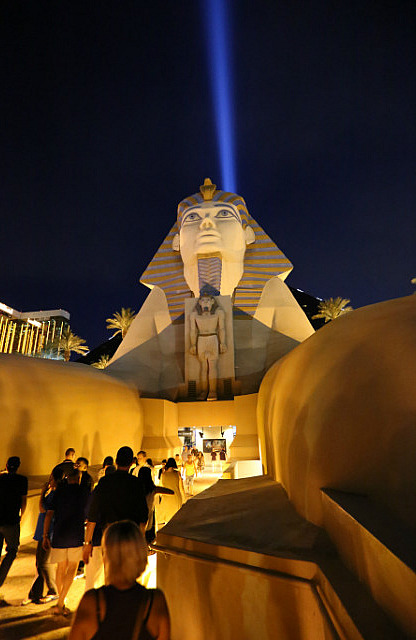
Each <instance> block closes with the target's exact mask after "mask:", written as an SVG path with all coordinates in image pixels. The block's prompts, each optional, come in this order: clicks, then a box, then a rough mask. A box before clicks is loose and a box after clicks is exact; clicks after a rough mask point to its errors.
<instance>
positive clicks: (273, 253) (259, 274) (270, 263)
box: [140, 179, 293, 320]
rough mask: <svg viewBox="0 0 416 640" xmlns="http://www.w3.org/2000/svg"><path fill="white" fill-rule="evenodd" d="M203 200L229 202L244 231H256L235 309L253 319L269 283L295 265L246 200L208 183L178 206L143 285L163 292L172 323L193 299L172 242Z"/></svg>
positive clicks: (239, 285) (147, 270)
mask: <svg viewBox="0 0 416 640" xmlns="http://www.w3.org/2000/svg"><path fill="white" fill-rule="evenodd" d="M207 186H208V188H209V191H210V193H208V197H207V194H206V192H205V194H204V187H207ZM204 200H212V201H213V202H228V203H230V204H232V205H234V206H235V207H236V208H237V210H238V212H239V214H240V216H241V220H242V224H243V227H246V226H247V225H249V226H250V227H251V228H252V229H253V231H254V234H255V242H254V243H253V244H250V245H248V246H247V248H246V252H245V255H244V272H243V276H242V278H241V280H240V282H239V283H238V286H237V288H236V289H235V295H234V306H235V307H238V308H239V309H241V310H242V311H244V312H245V313H248V314H250V315H254V313H255V311H256V308H257V305H258V302H259V299H260V296H261V293H262V291H263V288H264V286H265V284H266V282H267V281H268V280H270V278H272V277H273V276H279V277H280V278H282V280H284V279H285V278H286V277H287V276H288V275H289V273H290V272H291V270H292V269H293V265H292V264H291V262H289V260H288V259H287V258H286V256H285V255H284V254H283V252H282V251H281V250H280V249H279V248H278V247H277V246H276V244H275V243H274V242H273V240H272V239H271V238H269V236H268V235H267V234H266V233H265V232H264V231H263V229H262V228H261V227H260V225H259V224H257V222H256V221H255V220H254V218H252V217H251V215H250V214H249V212H248V210H247V205H246V203H245V201H244V199H243V198H242V197H241V196H239V195H237V194H235V193H229V192H227V191H220V190H215V185H212V184H211V181H209V182H208V179H207V180H206V181H205V185H204V186H203V187H201V192H200V193H194V194H193V195H192V196H189V197H188V198H185V199H184V200H182V202H180V203H179V205H178V215H177V219H176V222H175V224H174V225H173V227H172V229H171V230H170V231H169V233H168V235H167V236H166V238H165V240H164V241H163V243H162V244H161V246H160V247H159V249H158V251H157V253H156V254H155V256H154V257H153V259H152V260H151V262H150V264H149V265H148V267H147V269H146V270H145V272H144V273H143V274H142V277H141V278H140V282H141V283H142V284H145V285H146V286H148V287H149V288H150V289H152V288H153V287H154V286H158V287H160V288H161V289H163V291H164V292H165V295H166V298H167V301H168V306H169V311H170V314H171V317H172V320H175V319H176V318H178V316H180V315H181V314H182V313H183V312H184V306H185V302H184V300H185V298H190V297H192V296H193V294H192V292H191V291H190V290H189V287H188V285H187V283H186V280H185V278H184V275H183V262H182V258H181V255H180V253H179V252H178V251H174V250H173V249H172V241H173V238H174V236H175V235H176V234H177V233H179V229H180V225H181V220H182V216H183V214H184V212H185V211H186V209H188V208H189V207H191V206H195V205H196V204H199V203H201V202H204Z"/></svg>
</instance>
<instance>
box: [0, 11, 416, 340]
mask: <svg viewBox="0 0 416 640" xmlns="http://www.w3.org/2000/svg"><path fill="white" fill-rule="evenodd" d="M227 5H228V8H229V14H230V29H229V30H228V31H227V34H228V35H227V44H228V45H229V47H230V48H231V56H230V59H231V69H230V73H231V77H232V79H233V92H232V93H233V112H234V118H235V120H234V122H235V129H234V135H235V142H236V174H237V185H238V187H237V189H238V192H239V193H240V194H241V195H242V196H243V197H244V198H245V200H246V202H247V205H248V208H249V211H250V213H251V214H252V215H253V217H254V218H255V219H256V220H257V221H258V222H259V224H261V225H262V226H263V227H264V229H265V231H266V232H267V233H268V234H269V235H270V236H271V237H272V238H273V239H274V240H275V241H276V243H277V245H278V246H279V247H280V248H281V249H282V250H283V251H284V253H285V254H286V255H287V257H288V258H289V259H290V260H291V261H292V263H293V264H294V270H293V272H292V274H291V275H290V276H289V278H288V280H287V283H288V284H291V285H292V286H295V287H298V288H300V289H303V290H305V291H307V292H308V293H311V294H313V295H316V296H319V297H322V298H326V297H329V296H338V295H339V296H343V297H346V298H350V299H351V304H352V305H353V306H354V307H360V306H363V305H366V304H371V303H373V302H378V301H380V300H385V299H388V298H394V297H399V296H403V295H408V294H410V293H411V292H412V291H413V290H414V286H412V285H411V283H410V280H411V278H412V277H415V276H416V264H415V257H416V248H415V247H416V216H415V204H416V195H415V149H416V113H415V104H416V100H415V98H416V95H415V94H416V89H415V88H416V83H415V77H416V74H415V71H416V68H415V67H416V55H415V53H416V52H415V49H416V47H415V41H416V40H415V27H416V20H415V13H416V11H415V5H414V3H413V2H401V1H400V0H394V1H393V0H392V1H390V2H383V1H382V0H379V1H377V2H367V1H366V0H359V1H357V2H356V1H354V0H348V1H344V2H334V1H329V0H327V1H322V2H313V1H312V2H307V1H303V2H301V1H296V0H286V1H284V2H283V1H282V2H281V1H279V0H267V1H266V0H256V2H254V1H253V0H251V1H250V2H249V1H245V0H238V1H237V0H236V1H235V2H228V3H227ZM207 7H209V2H202V1H201V2H198V1H197V0H192V1H188V2H184V1H179V0H176V1H175V0H170V1H166V0H164V1H158V0H151V2H143V1H139V0H136V1H135V2H124V1H122V2H115V1H114V2H108V1H107V0H97V1H95V2H92V1H88V0H83V1H82V2H76V1H74V0H71V1H70V2H64V1H63V0H58V1H53V2H52V1H51V2H42V1H40V0H36V1H30V0H26V1H23V2H20V1H18V0H12V1H11V2H8V3H2V7H1V9H0V43H1V44H0V47H1V56H0V66H1V77H0V79H1V98H0V123H1V124H0V131H1V155H0V167H1V188H0V216H1V217H0V219H1V231H2V233H1V240H2V241H1V253H2V260H1V272H0V273H1V275H0V301H1V302H4V303H6V304H8V305H10V306H12V307H14V308H16V309H18V310H21V311H28V310H38V309H54V308H59V307H61V308H64V309H67V310H68V311H69V312H70V314H71V325H72V329H73V331H74V332H76V333H78V334H79V335H81V336H82V337H84V338H85V339H86V341H87V344H88V345H89V346H90V347H91V348H92V347H94V346H96V345H97V344H99V343H100V342H102V341H103V340H105V339H106V338H107V337H109V336H110V335H111V334H110V333H109V332H108V331H107V330H106V328H105V318H106V317H108V316H110V315H112V314H113V313H114V312H115V311H118V310H120V309H121V307H122V306H125V307H132V308H133V309H135V310H136V311H137V310H138V309H139V307H140V305H141V304H142V302H143V300H144V298H145V296H146V295H147V292H148V289H147V288H146V287H144V286H142V285H140V283H139V277H140V275H141V273H142V272H143V271H144V269H145V267H146V266H147V264H148V262H149V261H150V259H151V258H152V256H153V255H154V253H155V252H156V250H157V248H158V247H159V245H160V244H161V242H162V241H163V239H164V237H165V236H166V234H167V233H168V231H169V229H170V227H171V225H172V224H173V222H174V219H175V215H176V206H177V204H178V202H179V201H180V200H181V199H182V198H183V197H185V196H187V195H190V194H191V193H193V192H195V191H197V190H198V188H199V185H200V184H201V183H202V181H203V178H204V177H206V176H210V177H211V178H212V180H213V182H215V183H216V184H217V186H218V187H219V188H223V187H226V185H223V184H222V182H221V168H220V163H219V156H218V145H217V140H216V133H215V132H216V127H215V117H214V111H213V106H212V92H211V85H210V76H209V64H210V58H209V55H208V53H207V46H206V44H207V38H206V34H205V28H204V14H205V11H206V10H207ZM211 42H212V41H211Z"/></svg>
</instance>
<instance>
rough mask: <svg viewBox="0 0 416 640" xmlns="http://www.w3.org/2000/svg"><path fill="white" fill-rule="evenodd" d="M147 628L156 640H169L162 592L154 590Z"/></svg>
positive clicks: (167, 620)
mask: <svg viewBox="0 0 416 640" xmlns="http://www.w3.org/2000/svg"><path fill="white" fill-rule="evenodd" d="M147 628H148V630H149V631H150V633H151V634H152V635H153V636H154V637H155V638H157V640H169V639H170V618H169V611H168V605H167V604H166V599H165V596H164V594H163V591H160V589H155V590H154V592H153V603H152V608H151V610H150V614H149V620H148V623H147Z"/></svg>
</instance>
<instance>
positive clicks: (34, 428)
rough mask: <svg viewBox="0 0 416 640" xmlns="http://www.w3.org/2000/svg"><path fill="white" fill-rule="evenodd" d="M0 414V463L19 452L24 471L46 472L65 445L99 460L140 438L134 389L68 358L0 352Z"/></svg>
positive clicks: (140, 423)
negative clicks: (62, 359) (0, 353)
mask: <svg viewBox="0 0 416 640" xmlns="http://www.w3.org/2000/svg"><path fill="white" fill-rule="evenodd" d="M0 416H1V419H0V420H1V445H2V446H1V453H2V457H1V460H0V467H1V468H2V467H3V466H4V465H5V463H6V460H7V458H8V456H10V455H18V456H20V458H21V461H22V465H21V472H22V473H26V474H29V475H43V474H47V473H49V471H50V469H51V467H52V466H53V465H54V464H56V463H57V462H59V461H60V460H62V459H63V455H64V452H65V449H66V448H67V447H74V449H75V450H76V455H77V456H78V455H83V456H85V457H87V458H88V459H89V461H90V464H98V463H101V462H102V460H103V458H104V456H106V455H115V453H116V451H117V449H118V448H119V447H120V446H122V445H125V444H128V445H129V446H131V447H132V448H134V449H135V448H136V447H140V444H141V441H142V436H143V412H142V408H141V403H140V399H139V396H138V394H137V391H136V390H133V389H132V388H130V387H129V386H127V385H126V384H124V383H122V382H119V381H117V380H115V379H114V378H111V377H110V376H108V375H106V374H105V373H103V372H102V371H99V370H97V369H94V368H93V367H87V366H86V365H82V364H76V363H71V362H65V363H64V362H56V361H52V360H41V359H37V358H28V357H25V356H17V355H3V354H2V355H0Z"/></svg>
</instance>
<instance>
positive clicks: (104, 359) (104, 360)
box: [91, 355, 110, 369]
mask: <svg viewBox="0 0 416 640" xmlns="http://www.w3.org/2000/svg"><path fill="white" fill-rule="evenodd" d="M109 362H110V356H107V355H105V356H101V358H100V359H99V360H97V362H93V363H92V365H91V366H92V367H95V368H96V369H105V368H106V366H107V365H108V363H109Z"/></svg>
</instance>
